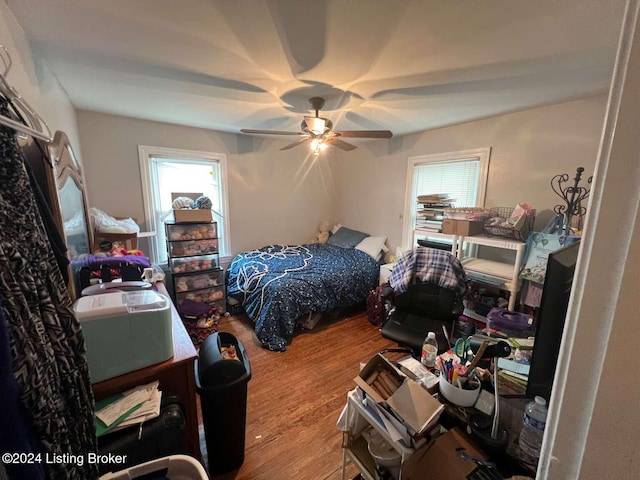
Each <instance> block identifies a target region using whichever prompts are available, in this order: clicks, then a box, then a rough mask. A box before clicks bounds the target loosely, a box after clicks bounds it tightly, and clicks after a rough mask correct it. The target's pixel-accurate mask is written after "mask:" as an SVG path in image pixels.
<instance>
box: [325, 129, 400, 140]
mask: <svg viewBox="0 0 640 480" xmlns="http://www.w3.org/2000/svg"><path fill="white" fill-rule="evenodd" d="M333 133H335V134H336V136H337V137H346V138H391V137H393V133H391V132H390V131H389V130H343V131H339V132H333Z"/></svg>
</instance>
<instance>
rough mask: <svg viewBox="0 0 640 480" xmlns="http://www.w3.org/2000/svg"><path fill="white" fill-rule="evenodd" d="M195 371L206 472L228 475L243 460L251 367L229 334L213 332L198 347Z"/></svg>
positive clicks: (241, 346)
mask: <svg viewBox="0 0 640 480" xmlns="http://www.w3.org/2000/svg"><path fill="white" fill-rule="evenodd" d="M234 357H235V358H234ZM195 369H196V372H195V374H196V375H195V376H196V390H197V392H198V394H199V395H200V405H201V407H202V420H203V423H204V434H205V439H206V442H207V453H208V457H209V473H210V474H216V475H217V474H222V473H227V472H230V471H231V470H234V469H236V468H238V467H240V465H242V462H243V461H244V442H245V427H246V419H247V384H248V383H249V380H250V379H251V364H250V363H249V358H248V357H247V352H246V351H245V349H244V345H242V343H241V342H240V341H238V340H237V339H236V338H235V337H234V336H233V335H232V334H230V333H226V332H216V333H213V334H211V335H209V336H208V337H207V338H206V340H205V341H204V342H203V343H202V345H201V346H200V352H199V355H198V358H197V359H196V363H195Z"/></svg>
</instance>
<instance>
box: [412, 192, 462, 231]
mask: <svg viewBox="0 0 640 480" xmlns="http://www.w3.org/2000/svg"><path fill="white" fill-rule="evenodd" d="M417 202H418V210H417V212H416V228H419V229H420V230H427V231H430V232H436V233H439V232H441V231H442V220H444V209H445V208H451V207H453V203H454V202H455V199H452V198H449V195H448V194H446V193H432V194H427V195H418V199H417Z"/></svg>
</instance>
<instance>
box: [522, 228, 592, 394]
mask: <svg viewBox="0 0 640 480" xmlns="http://www.w3.org/2000/svg"><path fill="white" fill-rule="evenodd" d="M579 249H580V242H579V241H576V242H575V243H572V244H571V245H568V246H565V247H563V248H561V249H559V250H556V251H554V252H551V253H550V254H549V258H548V260H547V271H546V275H545V280H544V286H543V287H542V298H541V300H540V310H539V311H538V316H537V318H536V336H535V342H534V344H533V353H532V356H531V366H530V369H529V380H528V382H527V397H530V398H533V397H535V396H536V395H539V396H541V397H543V398H544V399H545V400H547V402H549V397H550V396H551V386H552V385H553V379H554V376H555V372H556V365H557V363H558V354H559V352H560V342H561V341H562V332H563V331H564V321H565V317H566V315H567V309H568V306H569V296H570V295H571V287H572V285H573V274H574V272H575V269H576V263H577V261H578V251H579Z"/></svg>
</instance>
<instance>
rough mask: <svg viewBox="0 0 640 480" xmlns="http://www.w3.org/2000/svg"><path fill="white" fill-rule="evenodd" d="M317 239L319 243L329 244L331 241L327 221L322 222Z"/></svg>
mask: <svg viewBox="0 0 640 480" xmlns="http://www.w3.org/2000/svg"><path fill="white" fill-rule="evenodd" d="M316 238H317V239H318V243H327V240H329V222H327V221H326V220H323V221H321V222H320V226H319V227H318V233H317V234H316Z"/></svg>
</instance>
